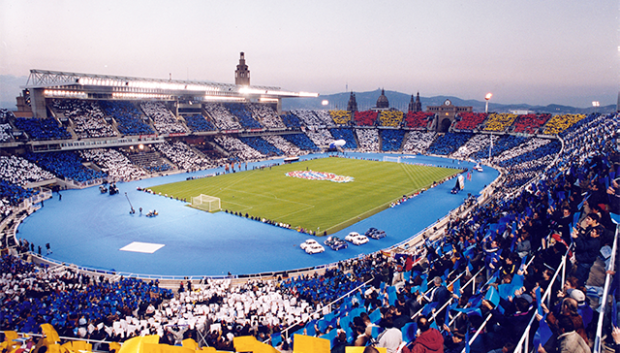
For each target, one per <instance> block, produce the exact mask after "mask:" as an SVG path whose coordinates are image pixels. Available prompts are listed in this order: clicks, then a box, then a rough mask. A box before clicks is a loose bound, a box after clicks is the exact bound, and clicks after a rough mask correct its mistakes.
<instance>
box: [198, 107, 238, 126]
mask: <svg viewBox="0 0 620 353" xmlns="http://www.w3.org/2000/svg"><path fill="white" fill-rule="evenodd" d="M203 108H204V110H205V112H206V113H207V115H208V116H209V117H210V118H211V120H212V121H213V123H214V124H215V126H216V127H217V129H218V130H235V129H241V128H242V127H241V124H239V122H238V121H237V119H236V118H235V116H233V115H232V114H231V113H230V111H229V110H228V109H226V108H225V107H224V106H223V105H222V104H220V103H205V104H204V105H203Z"/></svg>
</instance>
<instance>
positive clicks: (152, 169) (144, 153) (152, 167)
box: [123, 147, 174, 174]
mask: <svg viewBox="0 0 620 353" xmlns="http://www.w3.org/2000/svg"><path fill="white" fill-rule="evenodd" d="M123 152H124V153H125V154H126V155H127V158H129V160H130V161H131V163H132V164H134V165H136V166H138V167H140V168H142V169H144V170H146V171H148V172H149V173H151V174H156V173H162V172H165V171H168V170H171V169H174V166H172V165H170V163H168V161H166V160H165V159H164V158H162V156H161V155H160V154H159V153H158V152H157V151H156V150H155V149H153V148H151V147H149V148H144V149H140V148H138V149H132V148H129V149H124V150H123Z"/></svg>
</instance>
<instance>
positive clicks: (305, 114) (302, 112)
mask: <svg viewBox="0 0 620 353" xmlns="http://www.w3.org/2000/svg"><path fill="white" fill-rule="evenodd" d="M291 114H293V115H295V116H296V117H298V118H299V119H300V120H301V124H302V125H305V126H308V127H310V126H333V125H334V122H333V120H332V118H331V116H330V115H329V113H328V112H326V111H322V110H321V111H317V110H309V109H295V110H292V111H291Z"/></svg>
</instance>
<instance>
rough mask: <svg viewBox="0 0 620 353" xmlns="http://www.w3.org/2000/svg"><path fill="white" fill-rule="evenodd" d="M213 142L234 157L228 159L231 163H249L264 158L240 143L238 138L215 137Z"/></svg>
mask: <svg viewBox="0 0 620 353" xmlns="http://www.w3.org/2000/svg"><path fill="white" fill-rule="evenodd" d="M215 142H216V143H217V144H218V145H220V146H221V147H223V148H224V149H225V150H226V151H228V152H231V154H233V155H234V157H230V158H229V159H231V161H239V162H242V161H250V160H258V159H261V158H264V157H265V156H264V155H263V154H262V153H260V152H258V151H257V150H255V149H253V148H252V147H250V146H248V145H246V144H245V143H243V142H241V141H240V140H239V139H238V138H235V137H231V136H217V137H216V138H215Z"/></svg>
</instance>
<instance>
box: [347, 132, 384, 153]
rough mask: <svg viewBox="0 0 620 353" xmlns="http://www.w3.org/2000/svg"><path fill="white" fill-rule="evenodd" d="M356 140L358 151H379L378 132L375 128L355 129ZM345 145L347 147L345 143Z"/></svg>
mask: <svg viewBox="0 0 620 353" xmlns="http://www.w3.org/2000/svg"><path fill="white" fill-rule="evenodd" d="M355 132H356V134H357V141H358V142H359V145H358V148H357V149H358V151H360V152H378V151H379V132H378V131H377V129H355ZM345 147H348V146H347V145H345Z"/></svg>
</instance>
